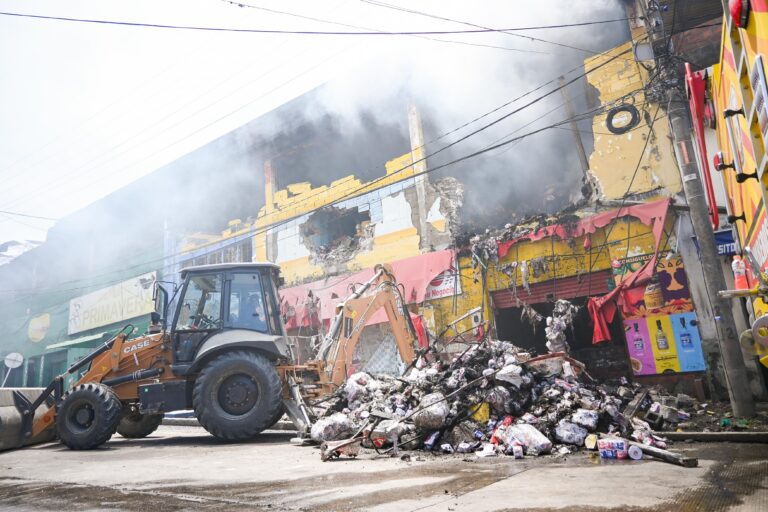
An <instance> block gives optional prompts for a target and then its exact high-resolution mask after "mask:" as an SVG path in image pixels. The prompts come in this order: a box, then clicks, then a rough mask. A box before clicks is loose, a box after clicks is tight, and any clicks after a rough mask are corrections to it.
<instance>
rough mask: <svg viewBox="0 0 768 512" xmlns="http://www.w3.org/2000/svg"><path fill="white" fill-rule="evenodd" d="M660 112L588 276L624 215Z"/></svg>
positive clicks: (657, 108) (655, 117)
mask: <svg viewBox="0 0 768 512" xmlns="http://www.w3.org/2000/svg"><path fill="white" fill-rule="evenodd" d="M659 110H661V105H658V106H657V107H656V112H654V114H653V119H652V120H651V123H650V126H649V127H648V135H647V136H646V137H645V143H644V144H643V149H642V151H640V156H639V158H638V160H637V164H636V165H635V170H634V171H633V172H632V177H631V178H630V180H629V185H627V190H626V192H624V195H623V196H622V198H621V202H620V203H619V208H618V209H617V210H616V215H615V216H614V217H613V220H611V222H610V224H609V226H608V231H607V232H606V233H605V241H604V242H603V243H602V244H600V245H599V246H598V247H597V253H596V254H595V259H594V260H593V261H592V264H591V265H590V266H589V270H588V271H587V273H588V274H591V273H592V270H594V265H595V264H596V263H597V260H598V259H599V258H600V254H601V253H602V252H603V249H606V248H608V245H609V243H610V241H609V237H610V236H611V233H612V232H613V228H614V226H615V225H616V221H617V220H618V219H619V217H620V216H621V213H622V212H621V211H622V210H623V209H624V204H625V203H626V201H627V198H628V197H629V195H630V191H631V190H632V185H633V184H634V183H635V179H636V178H637V174H638V171H639V170H640V166H641V165H642V163H643V160H644V157H645V150H646V149H647V148H648V144H649V142H650V140H651V137H652V135H653V125H654V123H655V122H656V121H657V116H658V114H659ZM609 255H610V253H609ZM583 285H584V283H581V284H580V285H579V291H581V288H582V287H583Z"/></svg>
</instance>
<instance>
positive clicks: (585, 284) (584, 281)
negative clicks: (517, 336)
mask: <svg viewBox="0 0 768 512" xmlns="http://www.w3.org/2000/svg"><path fill="white" fill-rule="evenodd" d="M612 276H613V272H612V271H610V270H601V271H598V272H592V273H589V274H584V275H581V276H578V277H561V278H558V279H549V280H547V281H542V282H541V283H535V284H532V285H531V291H530V293H528V292H526V291H525V290H524V289H523V287H522V286H518V287H517V298H516V297H515V295H514V294H513V293H512V290H508V289H505V290H496V291H492V292H491V296H492V297H493V305H494V306H495V307H496V308H499V309H504V308H514V307H519V306H518V301H517V299H519V300H520V301H522V302H526V303H528V304H539V303H542V302H546V301H547V300H548V299H549V297H550V296H552V297H554V298H557V299H568V300H571V299H575V298H578V297H587V296H593V295H603V294H606V293H608V292H609V291H610V290H609V289H608V282H609V281H610V280H612Z"/></svg>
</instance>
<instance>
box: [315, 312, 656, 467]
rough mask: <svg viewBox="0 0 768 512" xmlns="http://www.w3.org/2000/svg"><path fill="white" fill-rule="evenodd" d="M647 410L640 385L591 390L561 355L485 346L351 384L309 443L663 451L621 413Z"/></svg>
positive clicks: (646, 428)
mask: <svg viewBox="0 0 768 512" xmlns="http://www.w3.org/2000/svg"><path fill="white" fill-rule="evenodd" d="M562 313H563V314H565V315H567V314H568V311H563V312H562ZM652 403H653V400H652V399H651V398H650V397H649V396H648V392H647V390H644V389H643V388H641V387H640V386H639V385H634V386H633V385H630V384H629V383H627V382H623V383H622V384H620V385H608V384H597V383H595V382H593V381H592V380H591V379H590V378H589V376H588V375H587V374H586V372H585V371H584V366H583V365H582V364H581V363H579V362H578V361H576V360H574V359H571V358H569V357H568V356H567V355H566V354H563V353H559V354H548V355H544V356H539V357H535V358H534V357H531V355H530V354H529V353H527V352H525V351H524V350H522V349H520V348H519V347H516V346H515V345H513V344H511V343H508V342H504V341H496V340H486V341H483V342H481V343H478V344H476V345H472V346H470V347H469V348H468V349H467V350H466V351H465V352H464V353H462V354H461V355H459V356H457V357H455V358H454V359H453V360H452V361H448V362H446V361H441V360H439V359H437V360H433V361H427V360H426V359H425V358H424V357H423V356H422V357H420V358H419V359H418V360H417V361H416V362H415V364H414V365H413V367H412V368H411V369H410V370H409V371H408V372H406V374H405V375H404V376H403V377H400V378H394V377H389V376H372V375H369V374H367V373H356V374H354V375H352V376H350V377H349V379H348V380H347V382H346V384H345V385H344V387H343V388H340V389H339V391H338V392H337V393H336V394H335V395H334V397H333V399H332V400H330V405H329V407H328V409H327V410H326V413H325V415H324V417H323V418H322V419H320V420H319V421H318V422H317V423H316V424H315V426H314V427H313V428H312V438H313V439H314V440H315V441H318V442H323V441H325V442H327V441H334V440H340V439H343V438H345V437H349V436H350V435H352V434H353V433H354V432H367V438H366V440H365V441H364V442H367V443H368V446H369V447H371V446H372V447H374V448H377V449H379V448H388V447H392V448H393V449H394V451H395V452H396V451H397V450H398V448H405V449H418V448H421V449H424V450H428V451H439V452H443V453H454V452H458V453H472V452H474V453H476V454H477V456H480V457H486V456H495V455H498V454H507V455H511V456H515V457H518V456H519V457H522V456H523V455H524V454H525V455H539V454H546V453H553V452H554V453H569V452H570V450H571V449H572V448H573V447H574V446H575V447H580V446H584V445H585V440H586V438H587V436H589V435H590V434H592V435H593V436H594V435H595V434H597V436H596V437H599V436H600V435H601V434H603V435H604V434H612V435H616V436H621V437H623V438H626V439H634V440H635V441H637V442H639V443H642V444H644V445H649V446H656V447H658V448H663V447H664V441H663V439H661V438H659V437H658V436H656V435H654V433H653V431H652V429H651V426H650V425H649V424H648V423H647V422H646V421H644V420H641V419H639V418H633V417H632V415H625V414H623V411H624V410H625V408H627V407H628V406H630V405H631V406H632V408H633V412H632V414H635V413H636V412H639V411H643V410H645V409H649V408H650V406H651V404H652ZM595 444H596V442H595ZM569 447H570V448H569ZM622 453H623V452H622Z"/></svg>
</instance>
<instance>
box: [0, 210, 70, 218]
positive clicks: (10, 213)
mask: <svg viewBox="0 0 768 512" xmlns="http://www.w3.org/2000/svg"><path fill="white" fill-rule="evenodd" d="M0 213H2V214H4V215H13V216H16V217H27V218H29V219H40V220H59V219H54V218H53V217H43V216H42V215H30V214H28V213H21V212H9V211H6V210H0Z"/></svg>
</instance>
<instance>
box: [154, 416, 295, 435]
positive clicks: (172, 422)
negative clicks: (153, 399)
mask: <svg viewBox="0 0 768 512" xmlns="http://www.w3.org/2000/svg"><path fill="white" fill-rule="evenodd" d="M162 424H163V425H167V426H173V427H200V422H199V421H197V418H163V423H162ZM267 430H283V431H291V432H296V427H294V426H293V423H291V422H290V421H278V422H277V423H275V424H274V425H272V426H271V427H269V428H268V429H267Z"/></svg>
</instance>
